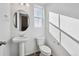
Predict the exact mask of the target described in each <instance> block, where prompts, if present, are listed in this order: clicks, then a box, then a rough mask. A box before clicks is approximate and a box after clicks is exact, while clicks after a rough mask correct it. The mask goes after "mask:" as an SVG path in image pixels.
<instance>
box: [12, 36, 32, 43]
mask: <svg viewBox="0 0 79 59" xmlns="http://www.w3.org/2000/svg"><path fill="white" fill-rule="evenodd" d="M30 39H31V38H30V37H15V38H13V39H12V40H13V42H15V43H21V42H26V41H27V40H30Z"/></svg>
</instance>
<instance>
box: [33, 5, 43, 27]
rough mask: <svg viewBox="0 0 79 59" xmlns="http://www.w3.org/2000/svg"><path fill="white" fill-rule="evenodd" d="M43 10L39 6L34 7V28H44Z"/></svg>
mask: <svg viewBox="0 0 79 59" xmlns="http://www.w3.org/2000/svg"><path fill="white" fill-rule="evenodd" d="M42 20H43V8H42V7H39V6H35V7H34V27H36V28H40V27H42Z"/></svg>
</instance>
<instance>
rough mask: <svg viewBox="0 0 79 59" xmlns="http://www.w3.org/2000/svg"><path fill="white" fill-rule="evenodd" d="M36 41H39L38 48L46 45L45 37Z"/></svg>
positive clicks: (40, 37)
mask: <svg viewBox="0 0 79 59" xmlns="http://www.w3.org/2000/svg"><path fill="white" fill-rule="evenodd" d="M36 41H37V45H38V46H41V45H44V44H45V37H43V36H39V37H37V38H36Z"/></svg>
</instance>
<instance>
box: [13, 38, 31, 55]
mask: <svg viewBox="0 0 79 59" xmlns="http://www.w3.org/2000/svg"><path fill="white" fill-rule="evenodd" d="M30 39H32V38H30V37H15V38H13V39H12V40H13V42H14V43H19V55H20V56H24V55H25V54H24V43H25V42H27V41H28V40H30Z"/></svg>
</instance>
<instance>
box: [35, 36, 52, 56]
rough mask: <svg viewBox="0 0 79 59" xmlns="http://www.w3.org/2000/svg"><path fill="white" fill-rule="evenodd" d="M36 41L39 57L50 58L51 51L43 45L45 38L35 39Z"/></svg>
mask: <svg viewBox="0 0 79 59" xmlns="http://www.w3.org/2000/svg"><path fill="white" fill-rule="evenodd" d="M36 39H37V40H36V41H37V46H38V48H39V50H40V52H41V53H40V56H50V55H51V49H50V48H49V47H48V46H46V45H45V38H44V37H42V36H39V37H37V38H36Z"/></svg>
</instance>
